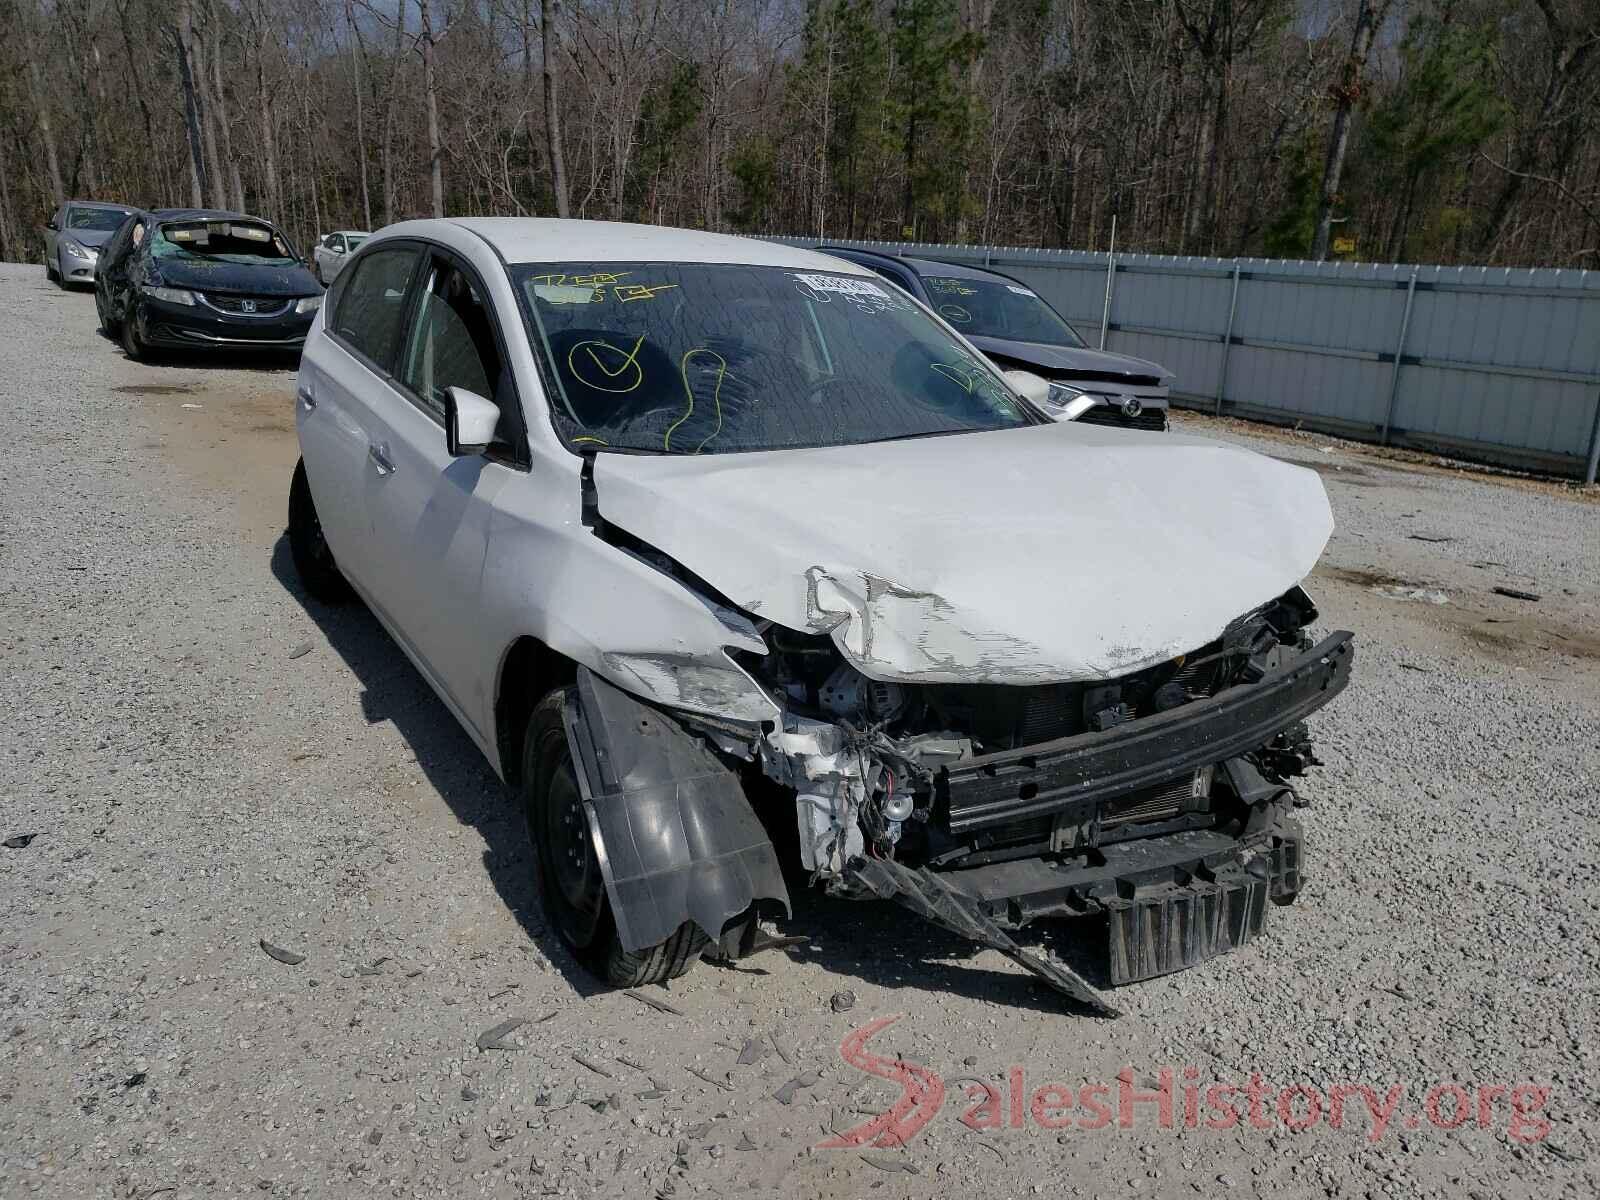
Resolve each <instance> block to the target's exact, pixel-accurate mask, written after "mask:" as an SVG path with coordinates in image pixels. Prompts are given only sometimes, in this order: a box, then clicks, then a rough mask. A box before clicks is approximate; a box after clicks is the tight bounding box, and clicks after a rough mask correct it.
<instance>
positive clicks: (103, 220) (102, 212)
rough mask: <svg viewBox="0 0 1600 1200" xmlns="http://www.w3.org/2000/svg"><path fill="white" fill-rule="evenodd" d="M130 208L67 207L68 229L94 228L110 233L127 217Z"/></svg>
mask: <svg viewBox="0 0 1600 1200" xmlns="http://www.w3.org/2000/svg"><path fill="white" fill-rule="evenodd" d="M130 211H131V210H129V209H123V208H68V209H67V228H68V229H96V230H100V231H102V232H104V233H110V232H111V231H112V230H114V229H115V228H116V227H117V226H118V225H121V224H122V223H123V222H124V221H126V220H127V219H128V213H129V212H130Z"/></svg>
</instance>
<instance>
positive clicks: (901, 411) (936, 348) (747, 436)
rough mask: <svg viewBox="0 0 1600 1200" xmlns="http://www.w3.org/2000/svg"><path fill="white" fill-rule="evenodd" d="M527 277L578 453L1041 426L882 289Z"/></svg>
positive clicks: (635, 269) (967, 356) (700, 278)
mask: <svg viewBox="0 0 1600 1200" xmlns="http://www.w3.org/2000/svg"><path fill="white" fill-rule="evenodd" d="M512 277H513V279H514V280H515V281H516V283H517V285H518V287H519V290H520V291H521V292H522V295H523V297H524V299H525V300H526V302H527V304H528V308H529V311H530V312H531V314H532V316H533V321H534V327H535V331H536V334H537V337H538V339H539V341H540V343H541V345H542V349H543V351H544V354H545V356H546V358H547V360H548V362H549V364H550V366H551V368H552V371H553V374H554V377H555V382H556V385H557V388H558V392H559V394H558V395H557V396H556V403H555V404H554V405H553V406H552V410H553V412H554V413H555V419H556V425H557V430H558V432H560V433H561V434H562V435H563V436H564V437H565V438H566V440H567V442H568V444H569V445H570V446H572V447H573V448H574V449H577V450H584V449H595V448H606V449H612V450H632V451H643V452H648V453H655V454H726V453H732V452H736V451H744V450H777V449H787V448H795V447H802V446H841V445H847V444H851V443H856V442H876V441H886V440H889V439H893V438H906V437H923V436H929V435H934V434H944V433H960V432H965V431H970V430H982V429H1009V428H1012V427H1014V426H1018V425H1026V424H1030V423H1031V418H1030V416H1029V415H1028V413H1027V412H1026V410H1025V409H1024V408H1023V406H1022V404H1021V403H1019V402H1018V401H1017V400H1016V399H1015V398H1014V397H1013V396H1012V395H1011V393H1010V392H1009V391H1007V390H1006V388H1005V385H1004V384H1003V383H1002V382H1001V380H1000V379H999V377H998V375H997V374H996V373H995V371H994V368H992V367H991V366H989V364H988V363H986V362H984V361H982V360H981V359H979V358H977V357H976V356H974V355H973V354H972V353H971V351H969V350H967V349H966V348H965V347H963V346H962V345H960V344H959V343H958V342H956V341H955V340H954V339H952V338H951V337H950V336H949V335H948V334H947V333H945V331H944V330H942V329H941V328H940V327H939V326H938V324H937V323H936V322H934V321H930V320H929V319H928V317H927V315H926V314H925V313H924V312H923V311H922V310H921V309H919V308H918V307H917V306H916V304H915V303H914V302H913V301H912V300H911V299H910V298H909V297H908V296H906V295H904V294H903V293H901V292H900V291H898V290H897V289H895V288H893V287H890V286H888V285H887V284H884V283H882V282H879V281H877V280H874V279H866V278H862V277H860V276H857V275H844V274H833V273H825V272H814V271H793V270H785V269H782V268H778V267H752V266H737V265H733V266H723V265H709V264H697V263H598V264H597V263H559V264H548V265H540V266H521V267H513V268H512Z"/></svg>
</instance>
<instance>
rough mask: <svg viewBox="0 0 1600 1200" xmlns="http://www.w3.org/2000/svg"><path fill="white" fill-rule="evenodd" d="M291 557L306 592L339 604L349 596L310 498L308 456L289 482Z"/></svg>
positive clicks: (347, 587)
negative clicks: (307, 475) (307, 473)
mask: <svg viewBox="0 0 1600 1200" xmlns="http://www.w3.org/2000/svg"><path fill="white" fill-rule="evenodd" d="M289 557H290V558H292V559H294V569H295V573H296V574H297V575H299V576H300V582H301V584H302V585H304V587H305V589H306V593H307V594H308V595H309V596H311V598H312V599H314V600H320V601H322V602H323V603H324V604H338V603H339V602H340V601H341V600H345V599H347V598H348V597H349V595H350V585H349V583H347V582H346V581H345V577H344V575H343V573H342V572H341V571H340V570H339V564H338V563H337V562H335V561H334V558H333V550H332V549H331V548H330V547H329V545H328V539H327V538H325V537H323V535H322V521H321V520H320V519H319V518H318V516H317V504H316V501H315V500H313V499H312V497H311V481H310V480H309V479H307V478H306V463H305V459H301V460H300V461H299V462H297V463H295V465H294V478H293V479H292V480H290V481H289Z"/></svg>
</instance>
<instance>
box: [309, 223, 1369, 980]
mask: <svg viewBox="0 0 1600 1200" xmlns="http://www.w3.org/2000/svg"><path fill="white" fill-rule="evenodd" d="M297 392H298V399H297V404H296V408H297V414H296V415H297V426H298V431H299V438H300V448H301V453H302V456H303V457H302V461H301V463H300V465H299V466H298V467H297V468H296V471H295V475H294V480H293V483H292V486H291V492H290V503H289V540H290V548H291V551H292V554H293V558H294V561H295V564H296V566H297V568H298V570H299V574H300V577H301V579H302V581H303V583H304V586H305V589H306V591H307V592H308V593H310V595H311V596H313V597H315V598H317V599H318V600H323V601H332V600H337V599H339V598H340V597H342V596H343V595H345V594H346V593H347V589H351V588H353V589H354V591H355V592H356V593H357V594H358V595H359V596H360V597H361V598H362V599H364V600H365V601H366V602H367V604H368V605H369V606H370V607H371V609H372V611H373V612H374V613H375V614H376V615H377V617H378V619H379V620H380V621H381V622H382V623H383V625H384V626H385V627H386V628H387V629H388V630H389V632H390V633H391V634H392V635H393V637H394V639H395V641H396V642H397V643H399V645H400V646H401V648H402V649H403V650H404V651H405V653H406V654H407V655H408V656H409V657H410V658H411V660H412V662H413V663H415V665H416V667H417V669H418V670H419V671H420V672H421V673H422V675H423V676H424V677H425V678H426V679H427V680H428V682H429V683H430V684H431V685H432V686H433V688H434V690H435V691H437V692H438V694H439V696H440V697H441V698H442V699H443V701H444V703H445V704H446V705H447V706H448V707H449V709H450V710H451V712H453V713H454V714H455V716H456V717H457V719H459V721H460V722H461V724H462V726H463V727H464V728H465V729H466V731H467V732H468V734H469V735H470V736H471V737H472V738H473V740H474V741H475V742H476V743H477V744H478V746H479V748H480V749H481V750H482V751H483V753H484V754H485V755H486V756H487V758H488V760H489V761H490V763H491V764H493V766H494V768H495V769H496V771H498V772H499V774H500V775H501V776H502V777H503V778H504V779H505V780H506V782H507V783H508V784H510V785H511V786H512V787H513V788H514V789H515V790H516V791H517V793H518V794H519V795H520V797H521V801H522V804H523V806H524V809H525V812H526V816H527V822H528V827H529V831H530V834H531V836H532V844H533V848H534V851H535V855H534V857H535V859H536V861H537V866H538V874H539V878H540V885H541V889H542V895H543V900H544V904H545V907H546V910H547V913H548V916H549V918H550V921H551V924H552V926H553V927H554V928H555V929H556V931H557V932H558V933H559V934H560V936H561V938H562V939H563V940H564V941H565V943H566V944H567V946H568V947H570V948H571V949H572V950H573V951H574V952H575V953H576V954H577V955H578V957H579V958H580V959H581V960H583V961H584V962H585V963H587V964H589V965H590V966H591V967H592V968H593V969H595V970H596V971H597V972H599V973H600V974H602V975H604V976H605V977H606V978H608V979H609V980H611V981H612V982H613V983H616V984H636V983H640V982H644V981H660V980H663V979H667V978H670V977H672V976H674V975H676V974H678V973H680V972H681V971H683V970H684V969H686V968H687V967H688V966H689V965H690V964H691V963H692V962H693V961H694V960H695V959H696V958H697V957H699V956H700V955H701V954H702V953H706V954H711V955H715V956H720V957H728V958H733V957H739V956H741V955H745V954H749V953H752V952H754V951H756V950H759V949H763V948H766V947H769V946H772V945H777V944H782V941H781V940H780V939H775V938H774V937H773V935H772V933H771V932H770V930H769V927H768V925H766V924H764V923H763V922H764V919H765V918H769V917H772V916H775V915H778V914H782V913H786V912H787V910H788V903H789V896H788V891H787V888H786V885H785V881H784V875H783V873H782V871H781V870H780V865H779V853H778V850H777V849H776V848H775V842H776V844H777V845H782V846H785V847H786V848H787V852H789V853H794V854H797V855H798V858H799V860H800V863H801V864H802V865H803V866H804V868H805V869H806V870H807V871H809V872H810V873H811V878H812V879H813V880H814V881H817V882H821V883H822V884H824V885H825V886H826V887H827V888H829V889H830V890H831V891H833V892H834V893H836V894H844V895H851V896H878V897H885V898H893V899H896V900H898V901H899V902H901V903H903V904H905V905H906V906H908V907H910V908H911V909H913V910H914V911H915V912H917V913H918V914H919V915H921V916H923V917H925V918H927V919H929V920H933V921H935V922H937V923H940V924H942V925H944V926H946V927H948V928H952V929H955V930H957V931H959V932H960V933H962V934H964V935H966V936H968V937H971V938H974V939H976V940H978V941H980V942H982V943H984V944H987V945H990V946H996V947H999V948H1000V949H1002V950H1003V951H1005V953H1007V954H1009V955H1011V956H1012V957H1014V958H1016V959H1017V961H1019V962H1022V963H1024V964H1025V965H1026V966H1028V967H1029V969H1031V970H1034V971H1035V972H1037V973H1039V974H1040V975H1042V976H1044V977H1046V978H1047V979H1049V981H1050V982H1051V983H1052V984H1054V985H1055V986H1057V987H1058V988H1061V989H1062V990H1064V991H1068V992H1070V993H1071V994H1073V995H1074V996H1076V997H1078V998H1079V999H1080V1000H1082V1001H1083V1002H1085V1003H1089V1004H1094V1005H1098V1006H1100V1007H1106V1006H1105V1003H1104V1001H1102V1000H1100V999H1099V998H1098V997H1097V996H1096V994H1095V993H1094V992H1093V991H1092V990H1091V989H1089V988H1088V986H1087V985H1086V984H1085V983H1084V982H1083V981H1082V980H1081V979H1079V978H1078V977H1077V976H1076V975H1074V974H1073V973H1072V972H1071V971H1070V970H1068V969H1067V968H1066V967H1065V966H1063V965H1062V964H1060V963H1059V962H1054V961H1047V960H1045V959H1042V958H1039V957H1037V956H1034V955H1031V954H1028V953H1026V952H1024V951H1022V950H1021V949H1020V948H1018V947H1017V946H1016V945H1015V943H1014V942H1013V941H1012V940H1011V939H1010V936H1009V934H1008V932H1007V931H1008V930H1009V929H1013V928H1016V927H1017V926H1020V925H1022V924H1025V923H1027V922H1028V921H1031V920H1034V919H1037V918H1040V917H1047V916H1062V915H1071V914H1077V913H1084V912H1104V913H1106V914H1108V915H1109V917H1110V921H1109V923H1108V924H1109V928H1110V931H1111V944H1110V947H1109V950H1110V964H1111V965H1110V977H1111V979H1112V981H1113V982H1118V983H1120V982H1126V981H1129V980H1133V979H1142V978H1147V977H1149V976H1151V975H1157V974H1161V973H1163V972H1165V971H1170V970H1175V969H1177V968H1179V967H1182V966H1187V965H1189V964H1190V963H1192V962H1195V961H1199V960H1200V959H1202V958H1205V957H1208V956H1210V955H1211V954H1215V953H1219V952H1221V951H1222V950H1226V949H1228V948H1230V947H1231V946H1234V945H1237V944H1239V943H1240V942H1242V941H1245V940H1247V939H1248V938H1250V937H1251V936H1253V935H1254V933H1255V932H1256V931H1258V930H1259V929H1260V928H1261V924H1262V921H1263V920H1264V918H1265V912H1266V910H1265V907H1264V901H1265V899H1267V898H1271V899H1273V900H1275V901H1278V902H1287V901H1288V900H1291V899H1293V897H1294V895H1295V893H1296V892H1297V891H1298V890H1299V887H1300V878H1301V876H1300V869H1301V864H1300V846H1301V842H1300V833H1299V829H1298V826H1297V825H1296V824H1295V822H1294V819H1293V816H1292V812H1291V809H1292V806H1293V801H1294V791H1293V788H1292V787H1291V786H1290V785H1289V784H1288V782H1287V780H1288V779H1289V778H1291V777H1292V776H1294V775H1297V774H1299V773H1300V772H1301V771H1303V770H1304V769H1306V767H1308V766H1310V765H1314V763H1315V759H1314V758H1313V756H1312V754H1311V750H1310V742H1309V740H1308V735H1307V734H1306V730H1305V725H1304V717H1305V716H1306V715H1307V714H1309V713H1310V712H1312V711H1314V710H1315V709H1316V708H1318V707H1320V706H1321V705H1322V704H1325V703H1326V702H1327V701H1328V700H1329V699H1331V698H1332V697H1333V696H1334V695H1336V694H1337V693H1338V692H1339V690H1340V689H1341V688H1342V687H1343V686H1344V682H1345V680H1346V679H1347V677H1348V672H1349V666H1350V660H1351V645H1350V635H1348V634H1343V633H1335V634H1333V635H1331V636H1329V637H1327V638H1326V639H1325V640H1323V641H1322V642H1321V643H1320V644H1316V645H1314V644H1313V642H1312V639H1311V638H1310V637H1309V635H1308V630H1307V627H1308V626H1309V624H1310V623H1311V622H1312V621H1313V620H1314V618H1315V616H1316V610H1315V608H1314V607H1313V605H1312V603H1311V601H1310V599H1309V598H1308V597H1307V596H1306V594H1305V592H1303V591H1302V590H1301V589H1300V587H1299V586H1298V585H1299V581H1300V580H1301V579H1302V578H1303V577H1304V576H1305V575H1306V574H1307V573H1308V572H1309V571H1310V570H1311V568H1312V565H1313V564H1314V563H1315V562H1316V560H1317V558H1318V556H1319V555H1320V553H1321V551H1322V548H1323V545H1324V543H1325V542H1326V541H1327V538H1328V535H1329V533H1330V531H1331V529H1332V518H1331V516H1330V513H1329V509H1328V503H1327V498H1326V495H1325V494H1324V492H1323V489H1322V484H1321V482H1320V481H1319V480H1318V478H1317V476H1316V475H1315V474H1313V473H1312V472H1310V471H1305V470H1301V469H1300V468H1297V467H1291V466H1287V465H1285V464H1282V463H1278V462H1275V461H1273V460H1270V459H1267V458H1263V457H1260V456H1258V455H1255V454H1251V453H1249V452H1247V451H1244V450H1240V449H1237V448H1234V447H1230V446H1224V445H1219V444H1215V443H1209V442H1204V441H1200V440H1197V439H1193V438H1184V437H1176V436H1163V435H1159V434H1152V433H1140V432H1129V431H1123V430H1116V429H1105V428H1094V427H1084V426H1080V425H1077V424H1070V423H1069V424H1054V423H1051V422H1050V421H1049V420H1048V419H1047V418H1046V417H1045V416H1043V415H1042V414H1041V413H1040V412H1039V411H1038V410H1037V409H1036V408H1034V407H1033V406H1032V405H1031V404H1030V403H1029V402H1028V401H1027V400H1025V399H1023V398H1022V397H1021V396H1020V395H1019V394H1018V393H1017V392H1016V391H1013V390H1012V388H1011V386H1009V385H1008V382H1007V380H1006V379H1005V378H1003V377H1002V376H1001V375H1000V374H999V373H997V372H996V370H995V369H994V368H993V367H992V366H990V365H989V363H988V362H987V361H986V360H985V359H984V357H983V356H982V355H981V354H978V353H977V352H975V351H974V350H973V348H972V347H971V346H970V345H969V344H968V343H967V342H965V341H964V340H963V339H962V338H961V337H960V336H959V335H958V334H956V333H955V332H954V331H953V330H952V329H951V328H950V327H949V326H948V325H946V324H944V323H943V322H942V321H940V320H939V318H938V317H936V316H935V315H934V314H932V313H931V312H930V311H929V310H928V309H926V308H925V307H923V306H922V305H921V304H920V303H918V302H917V301H916V300H914V299H912V298H911V297H910V296H908V295H906V294H905V293H903V292H901V291H900V290H898V289H896V288H892V287H890V286H888V285H887V284H885V283H883V282H882V281H881V280H878V279H876V277H874V276H873V275H872V274H871V273H870V272H869V271H868V270H867V269H866V268H863V267H859V266H856V265H854V264H851V263H846V262H842V261H841V260H839V259H836V258H828V257H824V256H821V255H818V254H815V253H812V252H809V251H804V250H798V249H791V248H788V247H784V246H778V245H773V244H770V243H766V242H760V241H752V240H748V239H744V238H735V237H726V236H720V235H714V234H706V233H693V232H686V231H681V230H670V229H659V228H650V227H644V226H632V225H618V224H606V223H598V222H582V221H545V220H525V219H499V218H493V219H473V220H431V221H416V222H409V223H404V224H400V225H395V226H391V227H389V228H388V229H385V230H383V231H382V232H380V233H378V234H376V235H374V236H373V237H372V238H371V239H370V240H369V241H368V242H367V243H366V244H365V245H363V246H362V247H361V249H360V251H359V252H358V253H357V254H356V255H355V256H354V257H353V258H352V259H351V261H350V264H349V266H348V267H347V268H346V269H345V270H344V271H343V272H342V273H341V274H340V276H339V279H338V281H337V283H336V284H335V285H334V287H333V288H332V289H331V291H330V292H329V295H328V298H327V301H326V302H325V303H324V305H323V306H322V309H321V311H320V313H319V314H318V317H317V319H316V323H315V325H314V326H313V328H312V330H311V333H310V336H309V337H308V338H307V341H306V346H305V351H304V354H303V356H302V358H301V365H300V374H299V378H298V381H297ZM1218 914H1221V915H1220V916H1219V915H1218ZM1206 922H1209V924H1206ZM1179 927H1182V928H1186V929H1189V930H1191V931H1196V930H1198V931H1200V932H1201V933H1204V937H1200V936H1198V934H1197V936H1195V937H1188V938H1184V939H1169V938H1164V937H1158V936H1155V933H1156V931H1158V930H1160V929H1167V928H1179ZM1100 928H1101V929H1102V930H1103V929H1105V928H1107V926H1106V925H1102V926H1101V927H1100ZM1101 936H1102V937H1104V934H1103V933H1102V934H1101Z"/></svg>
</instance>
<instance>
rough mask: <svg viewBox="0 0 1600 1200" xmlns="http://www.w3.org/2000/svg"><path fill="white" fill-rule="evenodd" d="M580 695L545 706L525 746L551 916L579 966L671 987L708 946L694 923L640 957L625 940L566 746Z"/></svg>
mask: <svg viewBox="0 0 1600 1200" xmlns="http://www.w3.org/2000/svg"><path fill="white" fill-rule="evenodd" d="M576 694H577V692H576V689H575V688H563V689H560V690H558V691H554V692H551V693H550V694H549V695H548V696H546V697H545V698H544V699H543V700H542V701H540V702H539V706H538V707H537V708H535V709H534V710H533V716H532V717H531V718H529V720H528V732H527V736H526V737H525V738H524V739H523V746H522V799H523V808H524V812H525V814H526V816H527V821H528V836H529V839H530V840H531V841H532V843H533V854H534V858H535V859H536V860H537V862H538V871H539V894H540V897H541V898H542V900H543V902H544V910H545V915H546V916H547V917H548V919H549V921H550V923H551V924H553V925H554V926H555V928H556V933H557V934H558V935H559V936H560V938H561V940H562V942H563V943H565V944H566V946H567V948H568V949H569V950H571V951H572V953H573V955H574V956H575V957H576V958H577V959H578V961H579V962H581V963H582V964H583V965H584V966H585V967H587V968H588V969H589V970H590V971H592V972H593V973H594V974H596V975H598V976H600V977H601V978H602V979H604V980H605V981H606V982H607V983H609V984H611V985H612V986H613V987H638V986H640V985H641V984H646V983H665V982H667V980H669V979H676V978H677V977H678V976H680V975H682V974H683V973H684V972H685V971H687V970H688V969H689V968H690V967H692V966H693V965H694V963H695V960H696V959H698V958H699V957H700V953H701V951H702V950H704V949H705V948H706V945H707V944H708V940H707V938H706V936H705V935H704V934H703V933H701V931H700V929H699V928H698V927H697V926H696V925H695V924H694V923H693V922H690V921H685V922H684V923H683V924H682V925H680V926H678V928H677V930H676V931H675V932H674V933H673V934H672V935H671V936H670V937H668V938H667V939H666V940H664V941H661V942H657V943H656V944H655V945H653V946H646V947H644V948H642V949H640V950H637V951H629V950H627V949H625V948H624V947H623V945H622V942H621V941H620V940H619V939H618V937H617V927H616V922H615V921H614V920H613V919H612V915H611V901H610V898H609V897H608V896H607V895H606V885H605V877H604V875H603V874H602V873H601V870H600V860H599V857H598V856H597V855H596V854H595V847H594V839H593V837H592V836H590V833H589V821H588V814H587V811H586V809H585V806H584V803H583V793H582V792H581V791H580V790H579V788H578V779H577V775H576V774H575V772H574V770H573V765H572V753H571V751H570V749H569V748H568V745H567V730H566V723H565V713H566V710H567V706H568V705H570V704H572V703H573V702H574V698H575V697H576Z"/></svg>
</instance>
